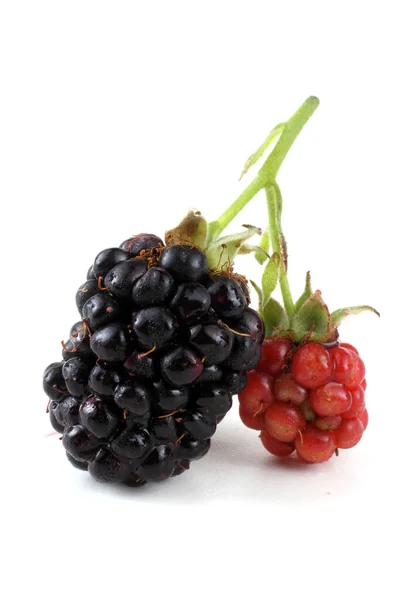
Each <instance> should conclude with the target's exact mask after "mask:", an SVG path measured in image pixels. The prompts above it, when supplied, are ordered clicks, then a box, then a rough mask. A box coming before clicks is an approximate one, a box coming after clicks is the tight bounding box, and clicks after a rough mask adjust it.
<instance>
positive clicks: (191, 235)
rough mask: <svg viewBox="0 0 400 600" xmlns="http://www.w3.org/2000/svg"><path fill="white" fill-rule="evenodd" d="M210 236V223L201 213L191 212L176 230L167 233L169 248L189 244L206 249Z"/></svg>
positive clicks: (166, 238)
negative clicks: (208, 235)
mask: <svg viewBox="0 0 400 600" xmlns="http://www.w3.org/2000/svg"><path fill="white" fill-rule="evenodd" d="M207 234H208V223H207V221H206V220H205V218H204V217H203V216H202V214H201V213H200V212H199V211H193V210H191V211H189V212H188V214H187V215H186V217H184V219H183V220H182V221H181V222H180V223H179V225H178V226H177V227H175V228H174V229H170V230H169V231H167V232H166V233H165V240H166V242H167V245H168V246H172V245H173V244H182V243H185V242H188V243H189V244H194V245H195V246H199V247H200V248H205V246H206V240H207Z"/></svg>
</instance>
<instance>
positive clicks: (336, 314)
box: [331, 304, 381, 329]
mask: <svg viewBox="0 0 400 600" xmlns="http://www.w3.org/2000/svg"><path fill="white" fill-rule="evenodd" d="M366 310H368V311H371V312H373V313H375V314H376V315H378V317H380V316H381V315H380V314H379V312H378V311H377V310H376V309H375V308H373V307H372V306H368V305H366V304H363V305H360V306H346V308H339V309H338V310H334V311H333V313H332V314H331V319H332V324H333V326H334V327H335V329H336V328H337V327H339V325H340V323H341V322H342V321H343V319H345V318H346V317H348V316H349V315H358V314H359V313H361V312H364V311H366Z"/></svg>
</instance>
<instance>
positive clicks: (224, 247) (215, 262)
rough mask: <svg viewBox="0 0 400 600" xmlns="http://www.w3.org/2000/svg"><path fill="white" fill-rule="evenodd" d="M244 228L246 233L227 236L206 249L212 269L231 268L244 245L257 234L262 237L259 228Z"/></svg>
mask: <svg viewBox="0 0 400 600" xmlns="http://www.w3.org/2000/svg"><path fill="white" fill-rule="evenodd" d="M243 227H245V228H246V229H245V231H241V232H240V233H236V234H233V235H225V236H224V237H221V238H219V239H218V240H217V241H216V242H214V243H212V244H211V245H210V246H208V247H207V248H206V250H205V252H206V256H207V260H208V264H209V265H210V268H217V269H221V270H224V269H225V268H226V267H228V266H231V265H232V263H233V261H234V259H235V256H236V255H237V254H238V253H239V251H240V248H241V247H242V246H243V244H244V243H245V242H246V241H247V240H248V239H250V238H251V237H253V235H255V234H258V235H261V229H260V228H259V227H254V226H253V225H243Z"/></svg>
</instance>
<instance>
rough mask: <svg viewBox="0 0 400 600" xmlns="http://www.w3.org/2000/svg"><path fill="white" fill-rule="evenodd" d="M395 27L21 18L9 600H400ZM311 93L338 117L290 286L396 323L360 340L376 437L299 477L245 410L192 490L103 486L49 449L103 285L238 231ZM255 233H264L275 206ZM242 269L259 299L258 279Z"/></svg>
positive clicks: (361, 13) (2, 584) (155, 10)
mask: <svg viewBox="0 0 400 600" xmlns="http://www.w3.org/2000/svg"><path fill="white" fill-rule="evenodd" d="M395 7H396V3H395V2H385V1H381V2H379V3H377V2H368V1H367V2H361V1H360V2H356V1H349V0H347V1H346V2H340V1H336V2H335V3H328V2H320V1H319V2H309V1H307V0H302V2H287V1H286V2H285V1H282V0H281V1H280V2H269V1H263V2H251V1H249V0H247V1H246V2H244V1H243V2H233V1H229V2H228V1H226V2H222V1H220V2H218V1H213V2H207V1H206V0H203V1H202V2H194V1H193V2H188V1H186V2H174V1H172V0H168V1H161V2H134V1H130V2H122V1H119V2H103V1H99V0H97V1H96V2H88V1H82V0H80V1H78V2H77V1H72V0H69V1H68V2H60V1H55V0H52V1H49V2H43V1H35V2H32V1H30V2H20V1H18V0H12V1H11V0H9V1H7V0H5V1H4V2H2V3H1V9H0V51H1V67H0V69H1V71H0V85H1V92H0V153H1V154H0V172H1V177H0V186H1V203H2V209H1V211H2V212H1V238H0V239H1V246H2V248H1V257H2V261H1V263H2V277H1V280H2V283H1V292H0V295H1V307H2V308H1V311H2V325H1V340H2V341H1V355H2V359H1V381H2V384H1V388H0V389H1V402H2V412H1V415H2V429H1V444H2V454H1V479H2V483H3V484H4V485H3V491H2V495H1V498H2V500H1V504H2V511H1V519H2V520H4V522H3V524H2V528H1V535H0V543H1V544H2V546H3V549H4V551H5V561H4V559H3V561H2V567H3V568H4V571H5V575H3V577H2V578H1V579H0V590H1V591H0V593H1V596H2V597H3V598H7V600H13V599H14V598H27V597H29V598H41V599H43V600H47V599H49V598H57V599H59V600H62V599H63V598H69V599H71V598H88V597H92V598H96V599H103V598H109V597H111V596H112V597H114V598H115V597H118V596H119V597H121V598H168V599H169V598H171V599H174V600H176V599H178V598H179V599H181V598H184V597H186V598H190V599H191V600H195V599H197V598H204V597H206V598H220V597H229V598H232V597H234V598H236V597H237V598H244V597H246V598H256V597H257V598H261V597H268V598H283V599H286V598H296V600H300V599H302V598H307V599H313V598H323V599H331V598H335V600H337V599H338V598H344V599H347V598H349V599H350V598H355V597H357V598H358V597H362V596H363V595H365V594H366V593H367V592H369V593H371V594H372V595H373V596H376V595H378V594H379V596H380V597H382V598H385V599H386V600H390V599H392V598H398V595H399V585H398V583H397V570H398V560H397V559H398V548H397V546H398V542H397V540H398V536H399V534H400V528H399V516H398V515H399V510H398V507H399V493H398V490H397V481H398V478H399V469H398V460H397V448H398V439H399V437H398V436H399V434H398V423H399V416H400V415H399V386H398V384H397V379H398V366H397V362H398V345H397V341H396V340H397V337H398V317H397V313H398V294H397V292H398V259H399V253H398V223H399V219H398V202H399V185H398V169H399V167H398V165H399V146H398V138H399V133H400V131H399V130H400V127H399V120H398V119H399V103H400V96H399V93H398V90H397V87H396V85H397V83H398V55H399V50H400V48H399V41H398V39H399V38H398V20H397V18H396V14H395ZM310 94H314V95H317V96H319V97H320V99H321V106H320V108H319V109H318V111H317V113H316V114H315V115H314V116H313V118H312V120H311V121H310V122H309V124H308V125H307V126H306V129H305V130H304V132H303V133H302V134H301V136H300V138H299V139H298V140H297V141H296V143H295V146H294V147H293V149H292V150H291V152H290V154H289V156H288V158H287V160H286V161H285V164H284V166H283V167H282V170H281V173H280V176H279V182H280V184H281V187H282V192H283V198H284V230H285V233H286V236H287V240H288V244H289V253H290V259H289V260H290V279H291V283H292V288H293V290H294V291H295V292H296V294H300V292H301V287H302V284H303V278H304V274H305V271H306V270H307V269H311V273H312V277H313V282H314V285H315V286H316V287H317V288H319V289H321V290H322V293H323V295H324V298H325V300H326V302H327V303H328V305H329V306H330V307H331V309H335V308H338V307H340V306H345V305H350V304H359V303H369V304H372V305H374V306H376V307H377V308H378V309H379V310H380V311H381V313H382V317H381V319H380V320H378V319H377V318H376V317H375V316H374V315H372V314H364V315H361V316H359V317H350V318H349V320H348V322H347V323H346V324H345V325H343V327H342V330H341V338H342V340H343V341H349V342H351V343H353V344H355V345H356V346H357V347H358V348H359V351H360V353H361V355H362V357H363V358H364V360H365V362H366V366H367V379H368V393H367V404H368V409H369V412H370V426H369V428H368V431H367V433H366V434H365V436H364V438H363V440H362V442H361V443H360V444H359V445H358V446H357V447H356V448H354V449H353V450H350V451H343V452H341V454H340V457H339V458H333V459H332V460H331V461H330V462H328V463H325V464H322V465H317V466H305V465H300V466H299V465H298V463H297V462H296V461H293V460H289V461H287V462H283V463H282V462H279V461H277V460H276V459H274V458H273V457H271V456H268V455H267V453H266V452H265V451H264V450H263V449H262V447H261V444H260V442H259V440H258V438H257V433H256V432H253V431H251V430H247V429H246V428H245V427H244V426H242V425H241V423H240V421H239V419H238V416H237V403H235V405H234V408H233V409H232V411H231V413H229V415H228V417H227V418H226V420H225V421H224V422H223V423H222V424H221V427H220V428H219V430H218V432H217V434H216V436H215V441H214V442H213V445H212V450H211V451H210V453H209V454H208V455H207V457H206V458H205V459H203V460H202V461H200V462H198V463H194V464H193V467H192V469H191V470H190V472H189V473H187V474H186V475H184V476H183V477H181V478H178V479H175V480H171V481H168V482H167V483H165V484H163V485H159V486H148V487H146V488H142V489H139V490H136V491H135V490H128V489H122V490H121V489H119V488H114V487H107V486H102V485H100V484H96V483H95V482H94V481H92V480H91V479H90V477H89V476H88V475H87V474H85V473H81V472H78V471H76V470H74V469H73V468H71V467H70V465H69V464H68V463H67V461H66V460H65V458H64V455H63V451H62V448H61V445H60V444H61V442H59V441H58V439H57V436H55V437H45V434H46V433H48V432H49V431H50V426H49V423H48V420H47V417H46V415H45V414H44V411H45V406H46V399H45V397H44V395H43V392H42V389H41V374H42V372H43V369H44V367H45V366H46V365H47V364H48V363H50V362H53V361H54V360H58V357H59V355H60V354H59V352H60V340H61V339H62V338H64V337H65V336H66V335H67V332H68V330H69V327H70V326H71V324H72V323H74V322H75V321H76V320H77V312H76V309H75V306H74V295H75V290H76V289H77V287H78V286H79V285H80V284H81V283H82V282H83V281H84V278H85V273H86V270H87V268H88V266H89V265H90V263H91V262H92V260H93V258H94V256H95V255H96V254H97V252H98V251H99V250H101V249H103V248H104V247H109V246H115V245H118V244H119V243H120V242H121V241H122V240H124V239H125V238H126V237H128V236H129V235H131V234H132V233H137V232H141V231H152V232H155V233H157V234H163V232H164V231H165V229H167V228H169V227H171V226H173V225H174V224H175V222H176V221H177V219H178V218H180V217H181V216H183V214H184V213H185V211H186V210H187V209H188V208H190V207H196V208H198V209H201V210H202V212H203V213H204V214H205V215H206V216H207V217H209V218H210V219H213V218H216V217H217V216H218V215H219V214H220V213H221V212H222V210H223V209H224V208H225V207H227V206H228V204H229V203H230V202H231V201H232V200H233V199H234V198H235V197H236V196H237V195H238V193H239V192H240V189H241V184H239V183H238V181H237V180H238V175H239V173H240V171H241V168H242V165H243V162H244V160H245V159H246V158H247V156H248V155H249V154H250V153H251V152H252V151H254V150H255V148H256V147H257V146H258V145H259V143H261V141H262V140H263V139H264V138H265V136H266V134H267V133H268V131H269V130H270V129H271V128H272V127H273V126H274V125H275V124H276V123H278V122H280V121H282V120H284V119H286V118H288V117H289V116H290V115H291V114H292V113H293V112H294V111H295V110H296V109H297V107H298V106H299V105H300V104H301V102H302V101H303V100H304V99H305V98H306V97H307V96H309V95H310ZM254 174H255V172H254V173H253V175H254ZM249 177H251V175H249ZM249 180H250V179H249ZM249 180H248V181H249ZM243 222H244V223H252V224H256V225H260V226H263V225H265V224H266V211H265V206H264V198H263V196H262V194H260V197H258V198H257V199H255V200H254V201H253V203H252V204H251V205H249V207H248V208H247V209H246V210H245V211H243V214H242V215H241V216H240V218H238V219H237V221H236V228H237V227H238V226H240V225H241V223H243ZM231 230H233V229H232V228H231ZM237 268H238V270H239V271H243V272H246V274H248V275H251V276H252V277H253V278H258V279H259V278H260V275H261V269H260V268H258V266H257V265H256V263H255V261H254V260H253V259H252V258H248V257H246V258H242V259H241V260H240V261H239V262H238V264H237ZM394 542H395V543H396V546H395V547H394V548H393V543H394ZM89 594H90V596H89Z"/></svg>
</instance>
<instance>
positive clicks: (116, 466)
mask: <svg viewBox="0 0 400 600" xmlns="http://www.w3.org/2000/svg"><path fill="white" fill-rule="evenodd" d="M213 280H214V281H213ZM216 280H218V282H219V283H218V285H216V286H215V287H213V286H214V284H215V282H216ZM210 288H211V290H210ZM218 292H221V294H222V296H223V297H219V296H218ZM75 301H76V305H77V309H78V311H79V314H80V316H81V320H80V321H77V322H76V323H75V324H74V325H73V327H72V328H71V331H70V333H69V337H68V338H67V339H65V340H64V341H63V348H62V360H61V361H60V362H56V363H52V364H51V365H49V367H47V369H46V371H45V373H44V376H43V388H44V391H45V393H46V395H47V396H48V398H49V401H50V402H49V405H48V413H49V418H50V423H51V425H52V427H53V428H54V429H55V430H56V431H57V432H59V433H60V434H61V435H62V440H63V442H62V443H63V446H64V449H65V451H66V453H67V459H68V461H69V462H70V463H71V464H72V465H73V466H74V467H76V468H77V469H80V470H82V471H88V473H89V474H90V475H91V476H92V477H93V478H94V479H95V480H96V481H99V482H102V483H124V484H126V485H128V486H129V487H139V486H142V485H144V484H146V483H147V482H156V481H162V480H164V479H167V478H169V477H175V476H178V475H181V474H183V473H185V472H186V471H187V470H188V469H189V468H190V465H191V462H192V461H195V460H199V459H200V458H202V457H203V456H204V455H205V454H206V453H207V452H208V450H209V448H210V444H211V438H212V436H213V435H214V433H215V431H216V427H217V424H218V423H220V422H221V421H222V419H223V418H224V417H225V415H226V414H227V412H228V411H229V410H230V408H231V406H232V395H233V394H237V393H238V392H241V391H242V390H243V389H244V387H245V386H246V383H247V373H248V370H249V369H251V368H253V367H254V366H255V364H256V363H257V362H258V360H259V357H260V356H261V349H260V347H261V343H262V339H263V336H264V328H263V323H262V321H261V319H260V317H259V316H258V314H257V313H256V312H255V311H253V310H252V309H250V308H248V302H249V300H248V289H247V287H246V285H245V283H244V281H242V280H240V281H239V280H235V279H234V276H233V275H216V274H215V273H214V272H213V271H211V270H210V269H209V266H208V262H207V258H206V256H205V254H204V253H203V252H202V251H201V250H200V249H198V248H197V247H192V246H189V245H186V244H179V245H171V246H168V247H165V246H164V243H163V241H162V240H161V239H160V238H158V237H157V236H154V235H153V234H139V235H137V236H132V237H131V238H129V239H128V240H126V241H125V242H123V243H122V244H121V247H120V248H109V249H107V250H104V251H103V252H100V253H99V254H98V255H97V256H96V258H95V260H94V264H93V266H92V267H91V268H90V269H89V272H88V276H87V281H86V282H85V283H84V284H82V285H81V286H80V287H79V288H78V291H77V292H76V296H75ZM264 379H265V382H266V386H267V387H266V388H265V389H264V391H263V394H264V396H266V394H267V395H268V394H271V393H272V392H271V390H272V387H271V385H272V384H271V382H270V379H269V378H268V376H265V377H264ZM264 400H265V399H264ZM265 402H266V400H265Z"/></svg>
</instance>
